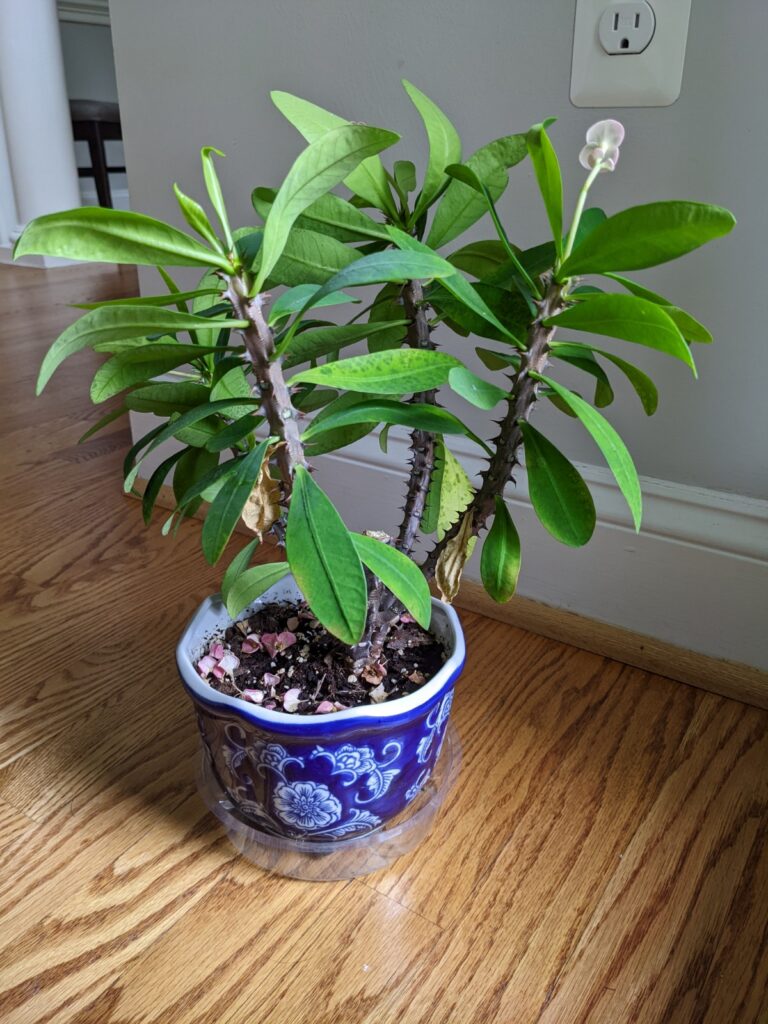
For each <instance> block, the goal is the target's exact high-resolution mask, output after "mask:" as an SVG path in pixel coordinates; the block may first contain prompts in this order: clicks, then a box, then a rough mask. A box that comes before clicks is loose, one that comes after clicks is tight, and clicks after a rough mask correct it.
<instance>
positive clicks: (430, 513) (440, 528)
mask: <svg viewBox="0 0 768 1024" xmlns="http://www.w3.org/2000/svg"><path fill="white" fill-rule="evenodd" d="M474 493H475V491H474V488H473V486H472V483H471V481H470V479H469V477H468V476H467V474H466V472H465V471H464V467H463V466H462V465H461V463H460V462H459V461H458V459H457V458H456V457H455V456H454V455H453V453H452V452H451V451H449V449H448V448H446V446H445V444H444V442H443V441H442V439H440V440H438V441H437V442H436V444H435V468H434V470H433V472H432V479H431V480H430V483H429V491H428V492H427V501H426V505H425V508H424V515H423V517H422V523H421V528H422V530H423V531H424V532H425V533H433V532H436V533H437V539H438V540H442V539H443V537H444V536H445V533H446V531H447V530H448V529H450V527H451V526H453V524H454V523H455V522H456V520H457V519H458V518H459V516H460V515H461V514H462V513H463V512H464V511H465V509H466V508H467V506H468V505H469V503H470V501H471V500H472V497H473V495H474Z"/></svg>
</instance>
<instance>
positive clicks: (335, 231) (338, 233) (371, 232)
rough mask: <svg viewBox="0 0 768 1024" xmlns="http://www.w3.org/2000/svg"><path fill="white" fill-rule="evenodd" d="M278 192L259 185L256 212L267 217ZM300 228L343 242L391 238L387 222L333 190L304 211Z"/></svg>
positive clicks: (253, 196) (255, 195)
mask: <svg viewBox="0 0 768 1024" xmlns="http://www.w3.org/2000/svg"><path fill="white" fill-rule="evenodd" d="M276 195H277V192H276V191H275V190H274V189H268V188H255V189H254V190H253V193H252V194H251V202H252V203H253V205H254V207H255V209H256V212H257V213H258V214H260V216H262V217H263V218H264V219H265V220H266V218H267V217H268V215H269V211H270V209H271V208H272V203H273V202H274V199H275V196H276ZM296 227H298V228H304V229H306V230H308V231H317V232H318V233H319V234H321V235H330V236H331V237H332V238H336V239H338V240H339V241H340V242H359V241H361V240H362V239H364V238H376V239H381V240H382V241H388V236H387V230H386V226H385V225H384V224H379V222H378V221H375V220H373V218H372V217H369V216H368V214H367V213H363V212H362V210H358V209H356V207H354V206H353V205H352V204H351V203H348V202H347V200H346V199H342V198H341V196H337V195H334V194H333V193H332V192H329V193H327V194H326V195H323V196H320V198H319V199H316V200H315V201H314V202H313V203H310V205H309V206H308V207H307V208H306V209H305V210H304V212H303V213H302V214H300V216H299V217H298V219H297V220H296Z"/></svg>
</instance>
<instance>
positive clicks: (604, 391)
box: [552, 341, 614, 409]
mask: <svg viewBox="0 0 768 1024" xmlns="http://www.w3.org/2000/svg"><path fill="white" fill-rule="evenodd" d="M552 353H553V355H554V356H555V357H556V358H557V359H560V360H562V361H563V362H564V363H568V364H569V365H570V366H575V367H576V369H578V370H583V371H584V373H588V374H589V375H590V376H591V377H594V378H595V381H596V384H595V405H596V406H597V407H598V409H602V408H604V407H605V406H606V405H610V404H611V402H612V401H613V399H614V394H613V388H612V387H611V382H610V381H609V380H608V375H607V374H606V372H605V370H604V369H603V368H602V366H601V365H600V364H599V363H598V361H597V360H596V359H595V357H594V356H593V355H592V352H591V351H590V349H589V348H587V347H586V346H584V345H578V344H570V343H569V342H561V341H556V342H553V344H552Z"/></svg>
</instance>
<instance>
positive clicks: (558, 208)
mask: <svg viewBox="0 0 768 1024" xmlns="http://www.w3.org/2000/svg"><path fill="white" fill-rule="evenodd" d="M525 141H526V144H527V146H528V153H529V155H530V158H531V163H532V164H533V170H534V173H535V175H536V181H537V182H538V184H539V192H541V198H542V199H543V200H544V207H545V209H546V211H547V217H548V218H549V226H550V227H551V228H552V237H553V239H554V242H555V247H556V249H557V254H558V256H559V255H560V254H561V253H562V250H563V242H562V238H563V181H562V177H561V175H560V164H559V163H558V160H557V154H556V153H555V150H554V147H553V146H552V143H551V142H550V141H549V136H548V135H547V132H546V126H545V125H544V124H535V125H533V127H532V128H531V129H530V131H529V132H528V134H527V135H526V137H525Z"/></svg>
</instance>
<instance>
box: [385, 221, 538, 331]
mask: <svg viewBox="0 0 768 1024" xmlns="http://www.w3.org/2000/svg"><path fill="white" fill-rule="evenodd" d="M389 233H390V235H391V237H392V241H393V242H394V243H395V245H397V246H398V247H399V249H400V250H401V251H403V252H412V253H414V254H415V255H417V254H421V255H423V256H425V257H426V256H429V255H431V250H430V248H429V246H427V245H424V244H423V243H422V242H419V241H418V240H417V239H415V238H413V237H412V236H411V235H408V234H406V233H405V232H404V231H401V230H400V229H399V228H395V227H390V228H389ZM446 262H447V261H446ZM448 266H450V264H448ZM451 269H452V273H450V274H444V275H443V276H442V278H441V281H440V286H441V287H442V288H445V289H447V291H449V292H450V293H451V295H453V296H454V298H456V299H458V300H459V302H461V303H462V305H464V306H466V307H467V309H469V310H471V311H472V312H473V313H474V314H475V315H476V316H479V317H480V318H481V319H482V320H485V321H486V322H487V323H489V324H490V325H491V326H492V327H493V328H495V330H497V331H498V332H499V333H500V334H501V335H502V336H503V337H504V338H505V339H506V340H507V341H511V342H512V343H513V344H514V345H517V346H518V348H522V347H523V343H522V342H521V341H519V340H518V339H517V338H516V337H515V335H514V334H512V332H511V331H509V330H508V329H507V328H506V327H505V326H504V324H503V323H502V322H501V321H500V320H499V318H498V317H497V316H496V314H495V313H494V312H493V310H492V309H490V308H489V306H488V304H487V303H486V302H485V300H484V299H483V298H482V296H481V295H480V293H479V292H478V291H477V289H476V288H475V287H474V286H473V285H471V284H470V283H469V281H467V279H466V278H465V277H462V275H461V274H460V273H459V272H458V270H455V269H454V268H451Z"/></svg>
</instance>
